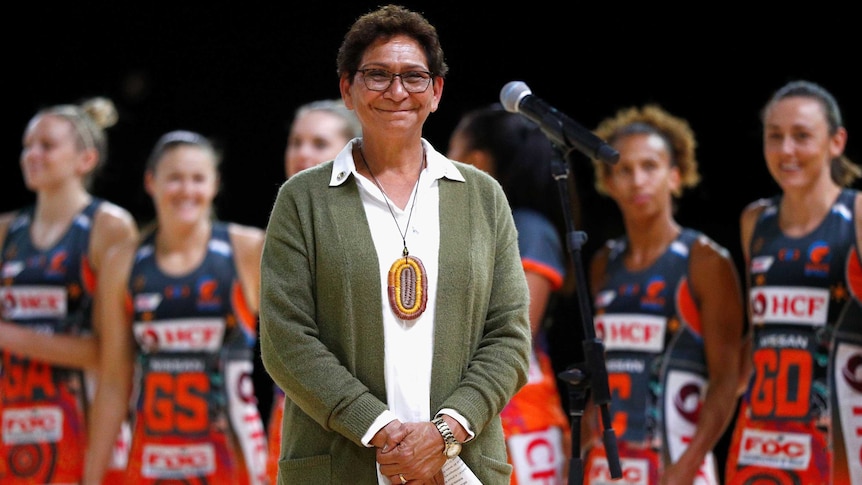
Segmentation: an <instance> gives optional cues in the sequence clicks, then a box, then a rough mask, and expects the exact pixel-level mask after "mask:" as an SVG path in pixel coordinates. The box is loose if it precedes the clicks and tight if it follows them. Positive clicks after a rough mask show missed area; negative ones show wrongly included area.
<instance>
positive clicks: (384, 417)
mask: <svg viewBox="0 0 862 485" xmlns="http://www.w3.org/2000/svg"><path fill="white" fill-rule="evenodd" d="M450 416H451V415H450ZM453 417H454V416H453ZM396 419H398V416H396V415H395V413H393V412H392V411H389V410H388V409H387V410H386V411H383V412H382V413H380V416H377V419H375V420H374V422H373V423H371V427H370V428H368V431H366V432H365V434H364V435H363V436H362V444H363V445H365V446H366V447H368V448H374V445H372V444H371V440H372V438H374V435H376V434H377V432H378V431H380V430H381V429H383V427H384V426H386V425H387V424H389V423H391V422H392V421H395V420H396ZM462 426H463V425H462Z"/></svg>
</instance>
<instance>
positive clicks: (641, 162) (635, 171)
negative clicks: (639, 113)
mask: <svg viewBox="0 0 862 485" xmlns="http://www.w3.org/2000/svg"><path fill="white" fill-rule="evenodd" d="M613 147H614V148H615V149H616V150H617V151H619V153H620V159H619V161H618V162H617V163H616V164H614V165H613V166H612V167H610V169H609V170H608V171H607V173H606V175H605V176H604V185H605V187H606V189H607V192H608V195H609V196H610V197H611V198H612V199H614V201H615V202H616V203H617V205H618V206H619V208H620V211H621V212H622V214H623V216H624V217H626V218H637V217H639V216H650V215H655V214H658V213H661V212H664V211H670V210H672V206H671V204H672V200H673V193H674V191H677V190H679V187H680V176H679V170H678V169H677V168H676V167H675V166H672V165H671V155H670V151H669V150H668V147H667V144H666V143H665V141H664V139H662V137H660V136H659V135H657V134H654V133H651V134H645V133H638V134H632V135H624V136H621V137H620V138H618V139H617V140H615V142H614V144H613Z"/></svg>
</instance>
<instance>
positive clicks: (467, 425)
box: [434, 408, 476, 441]
mask: <svg viewBox="0 0 862 485" xmlns="http://www.w3.org/2000/svg"><path fill="white" fill-rule="evenodd" d="M441 414H448V415H449V416H450V417H451V418H452V419H454V420H455V421H458V423H460V424H461V426H463V427H464V429H466V430H467V434H468V436H467V439H466V440H465V441H470V440H472V439H473V438H475V437H476V433H474V432H473V429H472V428H470V423H469V422H468V421H467V418H465V417H464V416H461V413H459V412H458V411H455V410H454V409H450V408H443V409H441V410H440V411H439V412H438V413H437V414H436V415H435V416H434V417H435V418H436V417H437V416H440V415H441Z"/></svg>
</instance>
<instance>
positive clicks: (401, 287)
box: [388, 256, 428, 320]
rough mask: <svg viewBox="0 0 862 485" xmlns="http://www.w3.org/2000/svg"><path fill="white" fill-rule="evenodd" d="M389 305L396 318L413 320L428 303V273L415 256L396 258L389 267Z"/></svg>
mask: <svg viewBox="0 0 862 485" xmlns="http://www.w3.org/2000/svg"><path fill="white" fill-rule="evenodd" d="M388 289H389V306H390V307H392V311H393V312H395V315H396V316H397V317H398V318H401V319H403V320H414V319H416V318H419V316H420V315H422V313H423V312H424V311H425V305H426V304H427V303H428V275H427V274H426V273H425V266H423V265H422V261H420V260H419V258H417V257H415V256H406V257H402V258H398V259H397V260H395V262H394V263H392V266H391V267H390V268H389V286H388Z"/></svg>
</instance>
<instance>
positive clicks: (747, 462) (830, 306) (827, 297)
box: [726, 189, 862, 485]
mask: <svg viewBox="0 0 862 485" xmlns="http://www.w3.org/2000/svg"><path fill="white" fill-rule="evenodd" d="M856 193H857V192H856V191H853V190H849V189H845V190H843V191H842V192H841V194H840V195H839V197H838V199H837V200H836V201H835V203H834V204H833V206H832V210H831V211H830V213H829V214H828V215H827V216H826V217H825V218H824V220H823V221H822V222H821V224H820V225H819V226H818V227H817V228H816V229H815V230H814V231H812V232H811V233H810V234H807V235H805V236H803V237H798V238H791V237H787V236H785V235H784V234H783V233H782V231H781V229H780V228H779V226H778V208H779V202H780V197H778V196H776V197H774V198H772V199H771V204H770V205H769V206H768V207H767V208H766V209H765V210H764V211H763V212H762V214H761V216H760V218H759V219H758V220H757V222H756V224H755V227H754V232H753V234H752V238H751V247H750V248H749V249H750V254H751V259H750V263H749V268H748V273H749V275H748V278H749V281H748V284H749V305H750V310H751V324H752V329H753V332H754V334H753V335H754V345H753V351H754V352H753V355H752V359H753V363H754V375H753V377H752V380H751V382H750V383H749V386H748V389H747V391H746V393H745V395H744V396H743V398H742V401H741V403H740V410H739V414H738V416H737V420H736V425H735V428H734V432H733V437H732V440H731V446H730V450H729V454H728V464H727V471H726V476H727V483H729V484H747V483H759V482H758V480H762V481H763V482H764V483H766V482H767V481H768V482H769V483H772V484H776V485H782V484H806V485H807V484H827V483H830V479H832V478H838V477H833V473H832V460H833V459H834V458H835V457H834V456H833V450H832V446H831V442H830V433H832V432H840V430H839V429H837V428H834V429H833V428H832V423H833V417H832V413H833V412H834V413H841V414H842V419H848V420H854V421H855V423H856V424H855V427H853V426H851V427H850V428H845V429H852V430H853V431H852V433H851V435H850V436H848V435H846V434H845V435H844V437H843V439H844V440H846V442H847V444H848V445H851V446H852V447H854V448H855V451H853V452H852V453H855V454H849V455H845V461H846V457H847V456H849V458H850V461H851V463H853V464H854V468H853V469H855V470H859V469H860V468H859V460H860V446H859V442H860V436H859V433H858V430H859V429H860V423H862V419H860V411H859V409H860V406H859V402H860V401H859V399H858V397H857V398H856V404H852V403H853V400H852V398H851V399H847V398H848V397H850V395H851V394H854V393H855V395H856V396H858V395H859V389H860V383H859V378H858V371H855V373H854V374H852V375H851V376H850V381H849V382H848V380H847V379H845V378H841V379H837V382H833V378H834V377H836V376H837V375H838V374H836V373H840V372H841V371H840V370H839V369H837V368H834V366H836V362H835V361H836V359H837V360H838V361H840V362H839V363H838V364H837V365H838V367H840V368H844V369H855V368H858V367H859V365H860V364H859V363H858V359H862V355H860V351H859V349H860V346H859V333H858V332H855V333H854V332H853V331H852V329H853V327H855V328H856V329H857V330H858V327H859V322H858V320H856V321H855V322H852V321H851V320H853V319H852V318H850V319H846V321H845V322H844V323H843V324H842V328H838V326H837V324H836V322H838V319H839V316H840V315H841V313H842V312H843V311H844V309H845V308H846V306H847V305H848V302H849V300H850V294H849V289H850V281H851V280H853V279H854V278H855V281H857V284H858V281H859V278H860V275H859V271H860V270H859V268H860V264H859V256H858V254H854V250H853V249H852V248H853V246H854V244H855V241H856V230H855V226H854V221H853V217H854V214H853V204H854V197H855V194H856ZM851 273H855V276H854V275H853V274H851ZM836 339H838V340H836ZM833 346H834V348H833ZM854 349H855V350H854ZM852 355H855V356H856V357H855V359H857V360H856V363H855V364H854V363H853V362H854V361H853V359H854V357H851V356H852ZM830 362H831V363H830ZM832 371H835V372H832ZM835 385H838V389H837V392H838V393H839V394H841V395H842V396H833V395H832V394H833V392H834V387H833V386H835ZM854 385H855V389H854V387H853V386H854ZM836 397H841V399H840V400H839V401H837V402H836V401H835V399H836ZM830 403H832V406H835V409H830V407H831V405H830ZM854 412H855V415H854V414H853V413H854ZM854 416H855V417H854ZM856 476H857V477H859V476H860V475H859V474H858V473H857V475H856ZM858 482H859V479H858V478H857V479H856V483H858ZM835 483H839V482H835ZM843 483H849V482H847V481H845V482H843Z"/></svg>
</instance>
